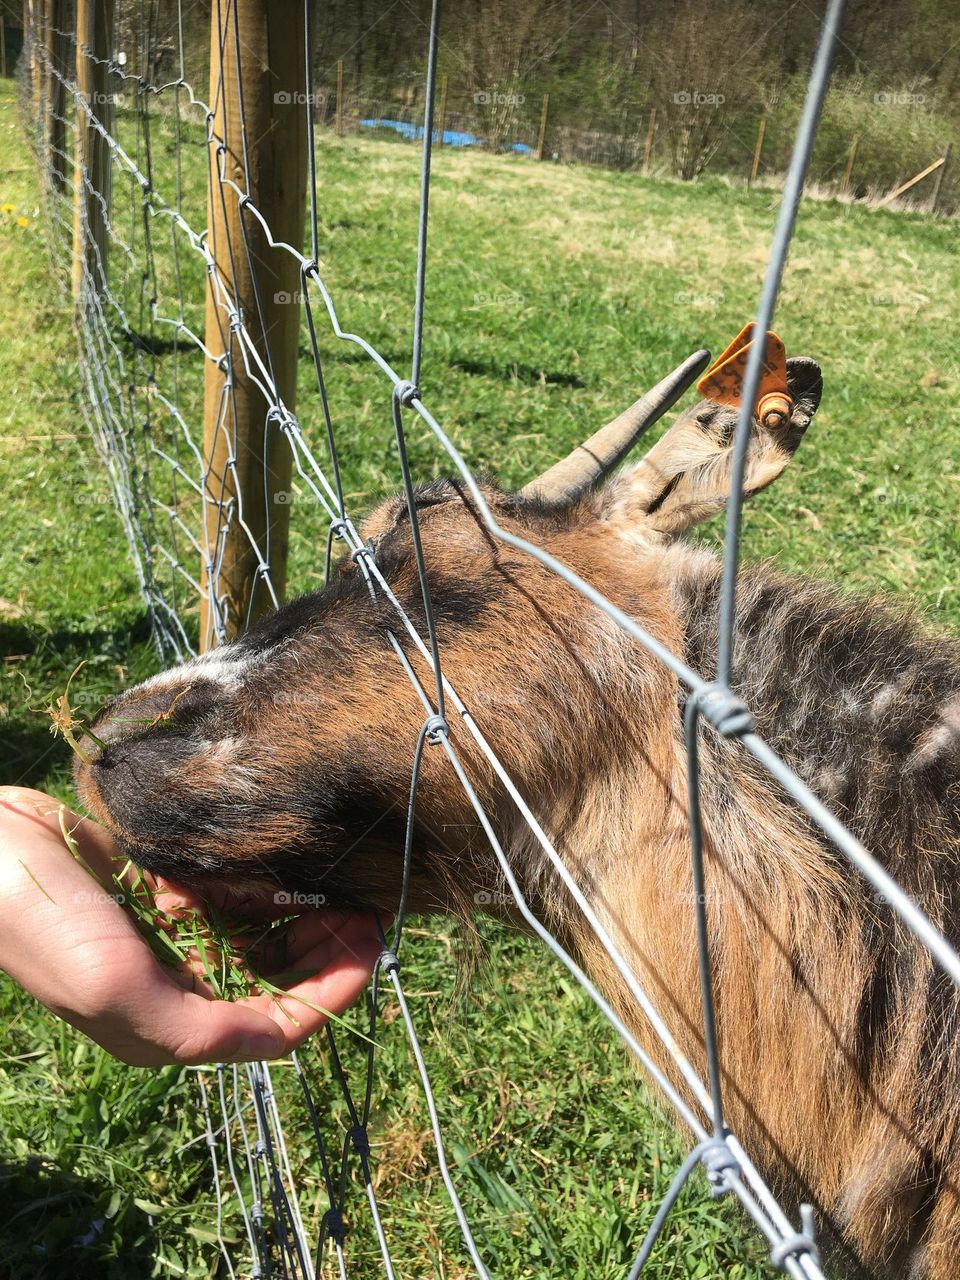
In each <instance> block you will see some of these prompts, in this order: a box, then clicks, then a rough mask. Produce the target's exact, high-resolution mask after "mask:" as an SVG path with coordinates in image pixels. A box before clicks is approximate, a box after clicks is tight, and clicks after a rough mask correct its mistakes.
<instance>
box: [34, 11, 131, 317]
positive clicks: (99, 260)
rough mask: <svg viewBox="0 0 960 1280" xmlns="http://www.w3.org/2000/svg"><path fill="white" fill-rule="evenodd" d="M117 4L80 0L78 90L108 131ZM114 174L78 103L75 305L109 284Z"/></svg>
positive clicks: (101, 140) (104, 145) (103, 144)
mask: <svg viewBox="0 0 960 1280" xmlns="http://www.w3.org/2000/svg"><path fill="white" fill-rule="evenodd" d="M35 3H36V0H35ZM113 3H114V0H77V8H76V21H77V28H76V35H77V74H76V83H77V90H78V92H79V94H80V97H81V100H82V102H85V103H86V104H87V106H88V107H89V110H90V112H91V113H92V114H93V115H94V116H96V117H97V118H98V119H99V120H100V122H101V124H102V125H103V127H104V128H105V129H106V130H107V131H108V132H109V131H110V129H111V127H112V124H113V106H112V104H113V97H112V93H111V89H112V84H111V81H110V79H109V74H108V72H107V68H106V65H105V63H106V59H107V58H109V57H111V56H112V53H113ZM81 46H83V48H85V49H86V52H84V51H83V48H81ZM91 52H92V54H93V56H92V57H91V56H90V55H91ZM111 174H112V159H111V155H110V148H109V147H108V146H107V143H106V140H105V139H104V138H103V137H102V136H101V134H100V133H99V131H98V130H97V129H95V128H94V126H93V124H92V123H91V120H90V117H89V115H88V114H87V110H86V109H85V108H84V107H83V106H82V105H80V104H79V103H78V105H77V150H76V158H75V166H74V187H73V300H74V303H79V302H80V300H81V295H82V292H83V287H84V282H85V281H88V282H89V281H92V285H91V286H90V287H91V288H92V289H93V290H94V292H99V291H100V289H101V288H103V287H104V286H105V285H106V281H107V271H108V265H109V263H108V254H109V237H108V235H107V221H106V214H105V207H106V208H109V207H110V187H111Z"/></svg>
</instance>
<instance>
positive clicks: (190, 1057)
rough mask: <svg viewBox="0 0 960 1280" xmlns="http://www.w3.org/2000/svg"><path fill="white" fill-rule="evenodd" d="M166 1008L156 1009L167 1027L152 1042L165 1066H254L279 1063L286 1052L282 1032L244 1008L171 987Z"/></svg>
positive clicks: (156, 1013) (158, 1007) (268, 1020)
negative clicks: (272, 1061)
mask: <svg viewBox="0 0 960 1280" xmlns="http://www.w3.org/2000/svg"><path fill="white" fill-rule="evenodd" d="M169 991H170V994H169V1000H168V1001H165V1002H164V1005H165V1006H166V1007H164V1008H163V1009H162V1010H161V1007H160V1006H159V1004H158V1005H156V1006H155V1007H154V1016H155V1017H156V1016H157V1015H161V1016H162V1018H163V1026H162V1027H161V1028H160V1029H159V1031H155V1033H154V1035H153V1036H152V1037H150V1038H151V1039H152V1040H153V1042H154V1043H155V1044H156V1045H157V1046H158V1050H159V1051H160V1052H165V1054H166V1056H165V1061H167V1062H170V1061H173V1062H179V1063H183V1064H184V1065H186V1066H200V1065H202V1064H203V1063H207V1062H254V1061H257V1060H259V1059H261V1058H276V1057H279V1056H280V1055H281V1054H282V1053H283V1052H284V1051H285V1048H286V1043H285V1037H284V1034H283V1031H282V1029H281V1028H280V1027H279V1026H278V1025H277V1023H276V1022H274V1021H273V1019H272V1018H269V1017H267V1015H266V1014H265V1013H261V1012H260V1011H259V1010H257V1009H255V1008H251V1007H250V1005H249V1004H244V1003H242V1002H238V1003H233V1002H231V1001H228V1000H208V999H206V998H204V997H203V996H200V995H197V994H195V993H194V992H192V991H184V990H183V989H182V988H177V987H173V986H171V987H170V989H169Z"/></svg>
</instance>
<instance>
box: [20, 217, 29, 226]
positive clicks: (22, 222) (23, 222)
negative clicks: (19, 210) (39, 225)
mask: <svg viewBox="0 0 960 1280" xmlns="http://www.w3.org/2000/svg"><path fill="white" fill-rule="evenodd" d="M29 225H30V219H29V218H18V219H17V226H18V227H29Z"/></svg>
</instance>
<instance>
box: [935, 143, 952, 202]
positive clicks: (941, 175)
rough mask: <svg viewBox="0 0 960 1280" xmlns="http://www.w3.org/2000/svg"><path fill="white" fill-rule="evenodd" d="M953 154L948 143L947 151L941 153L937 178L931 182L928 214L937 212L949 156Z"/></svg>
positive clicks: (950, 144)
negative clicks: (941, 157) (941, 161)
mask: <svg viewBox="0 0 960 1280" xmlns="http://www.w3.org/2000/svg"><path fill="white" fill-rule="evenodd" d="M952 153H953V144H952V143H950V142H948V143H947V149H946V151H944V153H943V164H942V165H941V166H940V168H939V169H938V170H937V176H936V178H934V180H933V193H932V194H931V196H930V212H931V213H936V212H937V205H938V204H939V203H940V189H941V188H942V186H943V180H944V178H945V177H946V176H947V169H948V168H949V165H950V156H951V154H952Z"/></svg>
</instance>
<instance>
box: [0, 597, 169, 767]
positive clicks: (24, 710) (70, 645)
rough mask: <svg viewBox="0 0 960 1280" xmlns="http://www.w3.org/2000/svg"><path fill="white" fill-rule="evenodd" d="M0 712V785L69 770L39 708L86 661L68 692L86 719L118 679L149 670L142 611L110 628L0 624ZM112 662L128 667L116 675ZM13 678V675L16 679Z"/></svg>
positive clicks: (151, 664) (55, 695)
mask: <svg viewBox="0 0 960 1280" xmlns="http://www.w3.org/2000/svg"><path fill="white" fill-rule="evenodd" d="M0 655H2V656H3V658H4V660H5V662H4V669H5V673H9V674H10V675H11V676H12V679H10V681H9V683H7V682H5V685H6V687H5V689H4V701H5V702H6V703H7V707H8V710H7V714H6V716H5V718H4V723H3V731H2V732H0V783H3V784H14V785H17V786H39V787H43V786H44V785H46V784H47V783H48V782H49V780H50V776H51V774H54V773H55V774H56V775H57V776H58V777H60V776H63V777H66V776H68V775H69V772H70V764H71V760H70V750H69V748H68V747H67V745H66V743H65V742H63V740H62V739H59V738H55V737H54V736H53V735H52V734H51V732H50V726H51V723H52V722H51V719H50V717H49V715H47V713H46V711H45V708H46V707H49V706H52V705H53V704H54V703H55V701H56V699H57V698H58V697H59V696H60V694H62V693H63V692H64V689H65V688H66V684H67V681H68V679H69V677H70V673H71V672H72V671H74V670H75V668H76V667H77V666H78V664H80V663H85V664H87V665H85V666H84V667H83V668H82V670H81V671H80V672H79V673H78V675H77V677H76V679H75V680H74V682H73V684H72V686H71V690H70V701H71V705H72V706H73V707H74V709H75V711H76V712H77V714H78V716H81V717H83V718H84V719H92V717H93V716H94V715H95V713H96V712H97V711H98V710H99V708H100V706H101V705H102V704H103V703H104V702H106V701H107V700H108V699H109V698H110V697H111V696H112V695H113V694H114V693H116V692H118V691H119V689H120V688H121V687H122V685H123V684H125V683H130V682H131V681H132V680H134V679H141V678H142V677H144V676H146V675H148V674H150V673H151V672H152V671H153V670H155V659H154V656H153V646H152V643H151V642H150V631H149V626H148V624H147V620H146V617H145V616H143V615H141V616H138V617H137V618H136V619H134V620H132V622H131V623H130V624H128V625H118V626H117V627H116V628H114V629H112V630H109V629H106V628H101V629H98V630H82V629H72V628H61V629H60V630H56V631H45V630H43V629H42V628H39V627H32V626H31V625H30V623H29V622H28V621H27V622H21V621H16V622H11V621H2V622H0ZM117 668H122V669H123V670H124V671H126V672H127V679H126V680H121V679H120V677H119V675H118V673H117ZM18 676H19V677H20V679H17V677H18Z"/></svg>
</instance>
